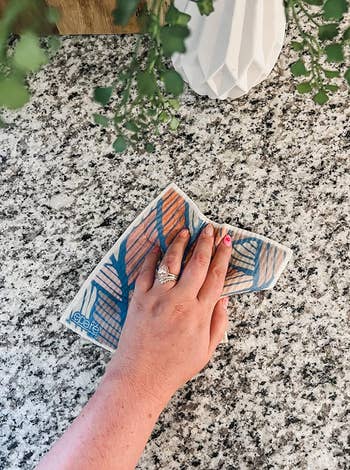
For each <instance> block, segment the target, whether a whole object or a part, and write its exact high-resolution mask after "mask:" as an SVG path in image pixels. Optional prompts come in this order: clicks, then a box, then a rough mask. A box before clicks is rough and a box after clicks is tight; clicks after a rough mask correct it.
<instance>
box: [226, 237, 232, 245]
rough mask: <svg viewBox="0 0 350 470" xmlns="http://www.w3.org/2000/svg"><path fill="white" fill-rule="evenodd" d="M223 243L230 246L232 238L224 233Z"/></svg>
mask: <svg viewBox="0 0 350 470" xmlns="http://www.w3.org/2000/svg"><path fill="white" fill-rule="evenodd" d="M224 245H226V246H232V238H231V237H230V235H226V236H225V238H224Z"/></svg>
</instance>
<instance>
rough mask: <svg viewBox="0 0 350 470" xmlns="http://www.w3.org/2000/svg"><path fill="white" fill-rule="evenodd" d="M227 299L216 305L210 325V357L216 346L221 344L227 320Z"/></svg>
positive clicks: (219, 301)
mask: <svg viewBox="0 0 350 470" xmlns="http://www.w3.org/2000/svg"><path fill="white" fill-rule="evenodd" d="M227 305H228V297H224V298H222V299H220V300H218V302H217V303H216V305H215V307H214V311H213V315H212V317H211V323H210V342H209V355H210V356H212V354H213V353H214V351H215V349H216V348H217V346H218V344H220V343H221V341H222V339H223V337H224V334H225V331H226V329H227V325H228V318H227Z"/></svg>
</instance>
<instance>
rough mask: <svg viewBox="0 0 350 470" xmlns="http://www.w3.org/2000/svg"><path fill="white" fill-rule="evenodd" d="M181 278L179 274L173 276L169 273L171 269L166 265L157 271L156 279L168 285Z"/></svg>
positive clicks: (162, 265)
mask: <svg viewBox="0 0 350 470" xmlns="http://www.w3.org/2000/svg"><path fill="white" fill-rule="evenodd" d="M178 278H179V276H178V275H177V274H173V273H171V272H170V271H169V268H168V266H167V265H166V264H161V265H160V266H159V268H158V269H157V273H156V279H157V280H158V281H159V282H160V283H161V284H166V283H167V282H170V281H174V282H176V281H177V280H178Z"/></svg>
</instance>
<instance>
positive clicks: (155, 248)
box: [152, 245, 159, 254]
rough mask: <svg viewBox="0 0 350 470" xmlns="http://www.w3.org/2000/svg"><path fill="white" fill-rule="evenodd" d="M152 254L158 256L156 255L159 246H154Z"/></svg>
mask: <svg viewBox="0 0 350 470" xmlns="http://www.w3.org/2000/svg"><path fill="white" fill-rule="evenodd" d="M152 252H153V253H156V254H158V253H159V245H155V246H154V247H153V248H152Z"/></svg>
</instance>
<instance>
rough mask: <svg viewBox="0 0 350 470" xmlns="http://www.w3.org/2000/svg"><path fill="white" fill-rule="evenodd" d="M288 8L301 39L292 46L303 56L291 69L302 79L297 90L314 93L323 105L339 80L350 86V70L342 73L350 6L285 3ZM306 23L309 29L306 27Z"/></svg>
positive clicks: (332, 0)
mask: <svg viewBox="0 0 350 470" xmlns="http://www.w3.org/2000/svg"><path fill="white" fill-rule="evenodd" d="M285 6H286V11H287V14H288V16H289V18H290V19H291V20H293V21H294V22H295V25H296V27H297V30H298V33H299V36H300V38H299V40H298V41H293V42H292V44H291V47H292V48H293V49H294V50H295V51H296V52H297V53H298V54H299V59H298V60H297V61H296V62H294V63H293V64H292V65H291V72H292V74H293V75H294V77H298V78H300V79H302V81H301V82H300V83H298V84H297V86H296V88H297V90H298V92H299V93H311V94H312V96H313V100H314V101H315V102H316V103H318V104H321V105H322V104H324V103H326V102H327V101H328V99H329V95H330V94H331V93H334V92H336V91H337V90H338V88H339V86H338V84H337V83H334V79H335V78H337V77H340V76H343V77H344V79H345V80H346V81H347V83H348V85H349V86H350V68H347V69H345V70H342V65H343V64H344V63H345V57H346V52H347V51H346V50H347V49H348V48H349V44H350V27H347V28H346V29H344V28H342V22H343V19H344V15H345V14H346V13H347V12H348V10H349V2H348V1H347V0H285ZM303 17H304V19H306V22H304V23H302V22H301V19H302V18H303ZM305 23H306V24H307V26H308V28H307V29H306V28H305V26H303V24H305ZM331 66H333V67H332V68H330V67H331ZM334 66H336V68H335V69H334Z"/></svg>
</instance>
